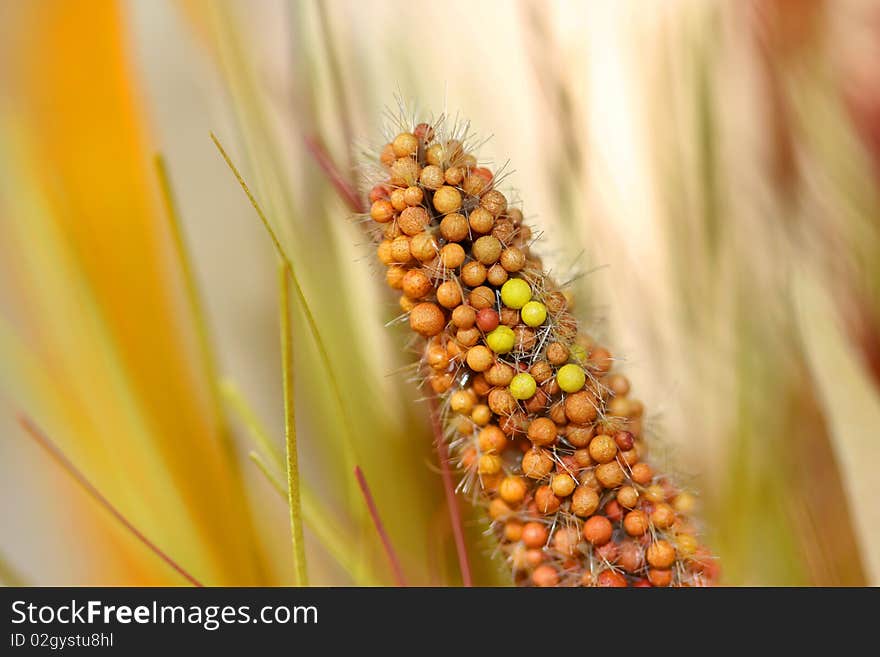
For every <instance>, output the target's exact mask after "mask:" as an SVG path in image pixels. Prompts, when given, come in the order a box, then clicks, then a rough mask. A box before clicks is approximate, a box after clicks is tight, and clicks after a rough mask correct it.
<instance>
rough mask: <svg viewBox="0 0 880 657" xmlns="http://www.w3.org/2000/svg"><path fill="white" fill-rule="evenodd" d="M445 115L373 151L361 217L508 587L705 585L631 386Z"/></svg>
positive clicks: (682, 503)
mask: <svg viewBox="0 0 880 657" xmlns="http://www.w3.org/2000/svg"><path fill="white" fill-rule="evenodd" d="M442 127H443V126H442V123H438V124H435V125H434V126H431V125H428V124H426V123H420V124H418V125H416V126H415V128H414V129H412V131H405V132H401V133H400V134H398V135H397V136H395V137H394V138H393V140H392V141H391V142H390V143H388V144H386V145H385V146H384V147H383V148H382V150H381V153H380V154H379V161H380V163H381V169H380V171H381V172H382V177H381V180H380V181H379V182H377V183H376V184H375V185H374V186H373V187H372V188H371V189H370V203H371V207H370V221H371V223H372V224H373V226H374V229H375V230H374V232H375V234H376V236H377V241H378V249H377V253H378V257H379V260H380V261H381V262H382V264H384V265H385V266H386V268H387V269H386V272H385V273H386V281H387V283H388V285H389V286H390V287H391V288H392V289H394V290H397V291H399V293H400V295H401V296H400V305H401V308H402V309H403V311H404V312H405V313H406V314H407V316H408V320H409V325H410V327H411V328H412V330H413V331H414V332H415V333H417V334H418V335H419V336H421V339H420V341H419V350H420V353H421V354H422V356H421V361H420V364H419V367H420V368H421V373H422V375H423V377H424V379H425V380H426V383H427V385H428V386H429V387H430V389H431V390H433V392H434V393H435V394H437V395H438V396H439V397H440V399H441V400H442V402H443V404H442V408H443V409H444V426H445V429H446V431H447V437H448V439H449V441H450V445H451V448H452V453H453V455H454V456H455V459H456V463H457V464H459V465H460V467H461V468H462V470H463V472H464V477H463V481H462V484H461V486H460V489H462V490H464V491H466V492H470V493H471V494H472V496H473V498H474V499H475V500H477V501H478V502H479V503H481V504H484V505H485V506H486V508H487V512H488V515H489V517H490V518H491V531H492V533H493V534H494V535H495V536H496V537H497V539H498V542H499V545H500V549H501V551H502V553H503V554H504V556H505V558H506V559H507V561H508V563H509V564H510V567H511V569H512V571H513V573H514V578H515V580H516V582H517V583H518V584H521V585H526V586H528V585H535V586H692V585H703V584H708V583H711V582H712V580H713V579H714V577H715V566H714V563H713V561H712V560H711V557H710V555H709V553H708V551H707V550H706V548H705V547H703V546H702V545H700V543H699V541H698V539H697V537H696V530H695V527H694V525H693V523H692V521H691V520H690V519H689V514H690V512H691V511H692V510H693V506H694V498H693V496H692V495H690V494H689V493H687V492H683V491H681V490H679V489H678V488H677V487H676V486H675V485H674V484H673V483H672V481H671V480H670V479H669V478H668V477H666V476H664V475H663V474H661V473H658V472H656V471H655V470H654V469H653V468H652V467H651V466H650V465H649V464H648V463H647V462H646V461H645V452H646V450H645V443H644V435H643V423H642V416H643V407H642V403H641V402H639V401H638V400H636V399H634V398H632V396H631V395H630V382H629V381H628V380H627V378H626V377H624V376H623V375H621V374H618V373H614V372H613V371H612V369H613V368H612V365H613V358H612V355H611V353H610V352H609V351H608V349H606V348H605V347H603V346H601V345H599V344H597V343H596V342H595V341H594V340H593V339H592V338H591V337H590V336H588V335H586V334H584V333H582V332H579V330H578V322H577V321H576V320H575V318H574V316H573V315H572V314H571V299H570V297H569V296H568V295H567V294H566V292H565V291H564V290H562V289H560V287H559V286H558V285H557V284H556V283H555V282H554V281H553V280H552V279H551V278H550V277H549V276H548V275H547V274H546V273H544V271H543V266H542V263H541V260H540V259H539V258H538V257H536V256H535V255H534V254H533V253H532V252H531V249H530V245H531V243H532V241H533V240H532V231H531V230H530V229H529V227H528V226H527V225H525V223H523V215H522V212H521V211H520V210H518V209H516V208H513V207H510V206H509V204H508V199H507V198H506V197H505V195H504V194H502V193H501V192H500V191H499V190H498V189H497V188H496V184H497V182H498V181H497V180H496V178H495V175H494V174H493V173H492V171H490V170H489V169H487V168H483V167H481V166H478V163H477V160H476V159H475V157H474V156H473V155H472V154H471V153H469V152H468V148H467V146H466V144H465V143H463V142H464V139H463V138H458V139H457V138H455V135H454V134H453V135H450V136H449V138H442V137H441V136H440V133H441V131H442Z"/></svg>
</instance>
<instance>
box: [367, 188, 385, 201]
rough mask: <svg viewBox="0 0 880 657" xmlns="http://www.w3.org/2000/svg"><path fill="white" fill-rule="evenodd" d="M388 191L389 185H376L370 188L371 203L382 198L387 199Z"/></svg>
mask: <svg viewBox="0 0 880 657" xmlns="http://www.w3.org/2000/svg"><path fill="white" fill-rule="evenodd" d="M388 193H389V190H388V185H374V186H373V188H372V189H371V190H370V203H375V202H376V201H378V200H380V199H387V198H388Z"/></svg>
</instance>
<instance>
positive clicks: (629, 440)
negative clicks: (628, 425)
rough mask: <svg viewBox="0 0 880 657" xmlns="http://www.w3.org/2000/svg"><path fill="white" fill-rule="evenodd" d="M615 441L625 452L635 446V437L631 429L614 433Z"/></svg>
mask: <svg viewBox="0 0 880 657" xmlns="http://www.w3.org/2000/svg"><path fill="white" fill-rule="evenodd" d="M614 442H615V443H617V447H618V448H619V449H620V450H621V451H622V452H625V451H627V450H630V449H632V448H633V445H634V444H635V438H634V437H633V435H632V434H631V433H630V432H629V431H618V432H617V433H616V434H614Z"/></svg>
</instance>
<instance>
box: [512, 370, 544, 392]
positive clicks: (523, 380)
mask: <svg viewBox="0 0 880 657" xmlns="http://www.w3.org/2000/svg"><path fill="white" fill-rule="evenodd" d="M537 389H538V384H537V383H535V379H534V378H533V377H532V375H531V374H528V373H527V372H520V373H519V374H517V375H516V376H515V377H513V379H512V380H511V381H510V394H511V395H513V398H514V399H531V397H532V396H533V395H534V394H535V390H537Z"/></svg>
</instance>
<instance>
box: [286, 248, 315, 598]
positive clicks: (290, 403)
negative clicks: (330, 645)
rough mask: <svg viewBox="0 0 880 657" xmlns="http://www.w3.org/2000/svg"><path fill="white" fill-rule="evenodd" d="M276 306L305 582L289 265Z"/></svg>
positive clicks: (294, 525)
mask: <svg viewBox="0 0 880 657" xmlns="http://www.w3.org/2000/svg"><path fill="white" fill-rule="evenodd" d="M279 276H280V281H279V295H280V298H279V310H280V312H281V375H282V380H283V383H284V442H285V445H286V447H287V495H288V504H289V506H290V533H291V537H292V539H293V565H294V570H295V572H296V583H297V585H298V586H307V585H308V575H307V573H306V547H305V542H304V539H303V528H302V505H301V503H300V490H299V459H298V456H297V451H296V416H295V406H294V394H293V343H292V337H291V334H290V268H289V267H288V266H287V264H286V263H285V264H282V265H281V267H280V273H279Z"/></svg>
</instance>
